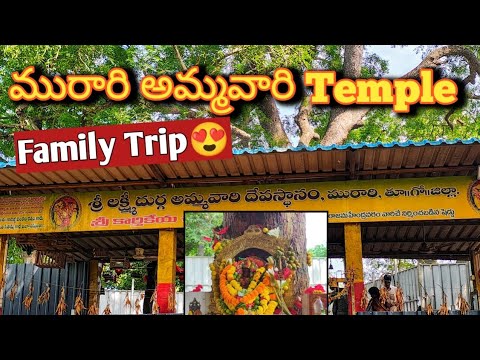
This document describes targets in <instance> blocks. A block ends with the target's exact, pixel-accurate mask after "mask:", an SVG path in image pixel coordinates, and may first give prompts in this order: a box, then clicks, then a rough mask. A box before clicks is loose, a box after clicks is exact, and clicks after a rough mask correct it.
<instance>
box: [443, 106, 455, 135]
mask: <svg viewBox="0 0 480 360" xmlns="http://www.w3.org/2000/svg"><path fill="white" fill-rule="evenodd" d="M454 111H455V108H453V107H452V108H451V109H450V110H448V112H447V114H446V115H445V122H446V123H447V125H448V127H449V128H450V129H451V130H452V131H453V124H452V123H451V122H450V116H452V114H453V112H454Z"/></svg>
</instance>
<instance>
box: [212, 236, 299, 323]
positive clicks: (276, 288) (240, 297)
mask: <svg viewBox="0 0 480 360" xmlns="http://www.w3.org/2000/svg"><path fill="white" fill-rule="evenodd" d="M222 242H223V241H222ZM299 266H300V264H299V262H298V260H297V258H296V256H295V252H294V251H293V249H291V248H289V249H287V250H284V249H282V248H280V247H278V248H277V250H276V252H275V254H274V255H273V256H271V257H269V258H268V259H267V261H265V260H263V259H260V258H258V257H256V256H249V257H246V258H244V259H239V260H237V261H233V260H232V259H228V260H222V262H221V263H220V264H219V265H215V263H212V264H210V270H211V273H212V281H213V283H214V284H215V283H217V284H218V285H219V286H218V291H217V292H218V293H217V294H216V299H215V300H216V306H217V309H218V310H219V311H220V312H221V313H222V314H228V315H233V314H235V315H272V314H277V313H284V314H291V313H290V311H289V309H288V308H287V305H286V303H285V301H284V299H283V295H284V294H285V292H287V291H288V290H289V289H290V285H291V282H292V279H293V277H294V275H295V270H296V269H297V268H298V267H299Z"/></svg>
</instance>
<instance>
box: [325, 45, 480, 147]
mask: <svg viewBox="0 0 480 360" xmlns="http://www.w3.org/2000/svg"><path fill="white" fill-rule="evenodd" d="M361 51H363V47H362V50H361ZM359 53H360V45H346V46H345V59H344V74H345V75H346V76H348V77H355V76H352V75H356V74H357V73H359V71H360V70H361V60H362V59H361V57H360V56H359ZM454 56H457V57H462V58H464V59H465V60H466V61H467V63H468V65H469V68H470V74H469V75H468V76H467V77H465V78H464V79H463V81H462V82H463V84H464V85H467V84H470V83H471V84H473V83H474V82H475V77H476V75H477V74H478V75H480V62H479V60H478V59H477V57H476V56H475V54H474V53H473V52H471V51H470V50H468V49H466V48H464V47H462V46H459V45H447V46H442V47H440V48H438V49H435V50H432V51H431V52H430V53H429V54H428V55H427V56H426V57H425V58H424V59H423V60H422V61H421V62H420V64H418V65H417V66H416V67H415V68H413V69H412V70H410V71H409V72H408V73H406V74H405V75H403V76H402V78H418V76H419V74H420V69H423V68H436V67H438V66H439V65H442V64H444V63H445V57H454ZM362 57H363V55H362ZM469 97H470V98H472V99H474V100H480V96H478V95H471V96H469ZM371 109H372V108H371V107H365V108H363V107H362V108H358V107H356V108H351V109H348V110H347V109H345V108H339V107H336V108H333V109H332V111H331V113H330V121H329V124H328V128H327V132H326V133H325V136H324V138H323V139H322V142H321V144H322V145H332V144H342V143H344V142H345V140H346V139H347V136H348V134H349V132H350V131H351V130H352V129H354V128H358V127H360V126H362V124H363V121H364V120H365V116H366V115H367V113H368V112H369V111H370V110H371ZM449 112H450V111H449ZM452 113H453V111H452ZM447 115H448V114H447ZM450 115H451V114H450ZM450 115H449V116H450ZM446 120H448V121H447V124H449V126H450V128H451V129H452V128H453V124H452V123H451V122H450V121H449V119H448V118H446Z"/></svg>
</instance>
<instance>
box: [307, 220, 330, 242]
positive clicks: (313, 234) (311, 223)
mask: <svg viewBox="0 0 480 360" xmlns="http://www.w3.org/2000/svg"><path fill="white" fill-rule="evenodd" d="M305 218H306V231H305V232H306V235H307V249H312V248H314V247H315V246H316V245H325V246H327V213H326V212H324V213H321V212H311V213H305Z"/></svg>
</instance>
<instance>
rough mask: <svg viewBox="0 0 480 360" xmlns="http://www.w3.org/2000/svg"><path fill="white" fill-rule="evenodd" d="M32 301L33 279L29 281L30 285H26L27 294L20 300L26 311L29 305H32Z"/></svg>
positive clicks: (28, 309)
mask: <svg viewBox="0 0 480 360" xmlns="http://www.w3.org/2000/svg"><path fill="white" fill-rule="evenodd" d="M32 301H33V279H32V280H31V281H30V285H28V295H27V296H25V299H23V301H22V303H23V306H25V309H26V310H27V311H30V307H31V306H32Z"/></svg>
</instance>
